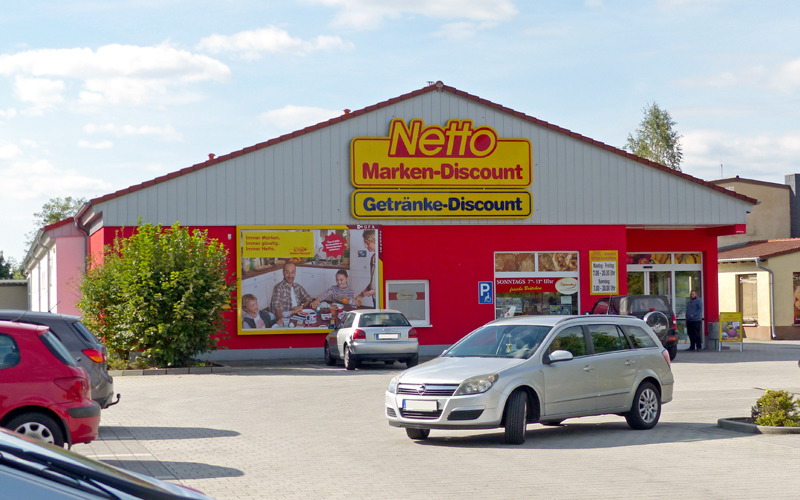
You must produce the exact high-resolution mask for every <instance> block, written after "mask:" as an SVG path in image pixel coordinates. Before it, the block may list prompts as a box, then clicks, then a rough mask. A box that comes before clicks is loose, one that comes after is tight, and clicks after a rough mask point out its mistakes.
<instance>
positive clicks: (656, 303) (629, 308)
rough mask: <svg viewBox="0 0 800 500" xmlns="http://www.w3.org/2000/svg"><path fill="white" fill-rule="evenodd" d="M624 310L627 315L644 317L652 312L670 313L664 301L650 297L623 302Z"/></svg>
mask: <svg viewBox="0 0 800 500" xmlns="http://www.w3.org/2000/svg"><path fill="white" fill-rule="evenodd" d="M623 309H624V310H625V312H626V314H631V315H633V316H642V315H645V314H647V313H648V312H650V311H661V312H667V311H668V307H667V305H666V304H665V303H664V301H663V300H661V299H657V298H649V297H638V298H636V299H631V300H626V301H623Z"/></svg>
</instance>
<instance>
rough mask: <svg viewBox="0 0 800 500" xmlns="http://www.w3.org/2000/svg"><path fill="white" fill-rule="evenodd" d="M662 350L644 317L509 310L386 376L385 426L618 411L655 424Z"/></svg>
mask: <svg viewBox="0 0 800 500" xmlns="http://www.w3.org/2000/svg"><path fill="white" fill-rule="evenodd" d="M673 381H674V380H673V376H672V371H671V369H670V359H669V353H668V352H667V350H666V349H664V347H662V345H661V343H660V342H659V340H658V337H656V335H655V333H653V331H652V330H651V329H650V327H649V326H648V325H647V323H645V322H644V321H642V320H640V319H636V318H633V317H624V316H517V317H514V318H507V319H500V320H496V321H493V322H491V323H488V324H486V325H484V326H482V327H480V328H478V329H477V330H475V331H473V332H472V333H470V334H469V335H467V336H466V337H464V338H463V339H461V340H460V341H459V342H457V343H456V344H454V345H453V346H452V347H450V348H449V349H448V350H446V351H445V352H444V353H442V355H441V356H439V357H438V358H435V359H433V360H431V361H428V362H427V363H423V364H421V365H419V366H417V367H415V368H412V369H409V370H406V371H404V372H402V373H401V374H400V375H398V376H396V377H394V378H393V379H392V380H391V382H390V383H389V387H388V388H387V390H386V395H385V405H386V418H387V419H388V421H389V425H392V426H395V427H404V428H405V429H406V433H407V434H408V437H410V438H411V439H426V438H427V437H428V435H429V434H430V431H431V429H493V428H497V427H503V428H505V441H506V442H507V443H510V444H521V443H523V442H524V441H525V431H526V427H527V425H528V424H532V423H537V422H538V423H541V424H544V425H559V424H560V423H561V422H562V421H563V420H565V419H568V418H573V417H584V416H589V415H601V414H618V415H622V416H624V417H625V419H626V420H627V422H628V425H630V426H631V427H632V428H634V429H650V428H652V427H653V426H655V425H656V423H658V419H659V416H660V415H661V405H662V404H663V403H667V402H669V401H671V400H672V387H673Z"/></svg>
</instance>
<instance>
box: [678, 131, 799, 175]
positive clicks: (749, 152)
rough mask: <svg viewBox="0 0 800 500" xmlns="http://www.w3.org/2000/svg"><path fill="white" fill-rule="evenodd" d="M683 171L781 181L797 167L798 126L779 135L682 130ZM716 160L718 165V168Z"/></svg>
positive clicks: (797, 168)
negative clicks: (747, 134) (796, 128)
mask: <svg viewBox="0 0 800 500" xmlns="http://www.w3.org/2000/svg"><path fill="white" fill-rule="evenodd" d="M681 144H682V146H683V152H684V164H685V165H686V166H685V167H684V169H683V170H684V172H686V173H688V174H690V175H694V176H697V177H701V178H704V179H716V178H719V177H720V170H722V172H723V174H722V175H724V176H725V177H732V176H735V175H739V176H741V177H747V178H754V179H762V180H770V181H772V182H781V179H782V178H783V175H784V174H788V173H792V172H798V171H800V130H790V131H786V132H784V133H782V134H781V135H758V136H735V135H731V134H729V133H725V132H721V131H716V130H693V131H690V132H687V133H685V134H683V137H682V138H681ZM720 164H721V165H722V169H720Z"/></svg>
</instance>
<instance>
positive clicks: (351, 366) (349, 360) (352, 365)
mask: <svg viewBox="0 0 800 500" xmlns="http://www.w3.org/2000/svg"><path fill="white" fill-rule="evenodd" d="M344 367H345V368H347V369H348V370H355V369H356V368H357V367H358V361H356V360H355V359H353V356H352V355H351V354H350V348H349V347H347V346H344Z"/></svg>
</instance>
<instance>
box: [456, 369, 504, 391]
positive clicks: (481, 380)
mask: <svg viewBox="0 0 800 500" xmlns="http://www.w3.org/2000/svg"><path fill="white" fill-rule="evenodd" d="M499 378H500V375H498V374H496V373H495V374H493V375H480V376H477V377H470V378H468V379H467V380H465V381H463V382H461V385H459V386H458V389H456V392H455V393H454V394H453V395H454V396H464V395H467V394H480V393H482V392H486V391H488V390H489V389H491V388H492V386H493V385H494V384H495V382H497V380H498V379H499Z"/></svg>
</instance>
